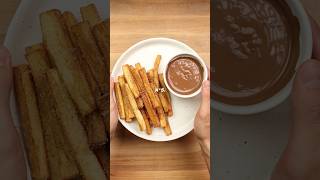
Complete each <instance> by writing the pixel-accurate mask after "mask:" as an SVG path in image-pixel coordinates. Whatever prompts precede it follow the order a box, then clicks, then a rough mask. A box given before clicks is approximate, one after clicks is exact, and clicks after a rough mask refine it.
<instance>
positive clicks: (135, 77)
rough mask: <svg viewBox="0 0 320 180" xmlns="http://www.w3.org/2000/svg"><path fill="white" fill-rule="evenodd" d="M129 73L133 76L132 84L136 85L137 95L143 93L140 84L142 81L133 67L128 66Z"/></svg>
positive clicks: (142, 87)
mask: <svg viewBox="0 0 320 180" xmlns="http://www.w3.org/2000/svg"><path fill="white" fill-rule="evenodd" d="M129 69H130V72H131V74H132V76H133V79H134V82H135V83H136V85H137V87H138V89H139V93H140V94H141V93H143V92H144V85H143V82H142V79H141V77H140V75H139V73H138V71H137V69H136V68H134V67H133V66H129Z"/></svg>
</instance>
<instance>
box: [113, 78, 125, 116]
mask: <svg viewBox="0 0 320 180" xmlns="http://www.w3.org/2000/svg"><path fill="white" fill-rule="evenodd" d="M114 93H115V95H116V101H117V107H118V112H119V116H120V118H121V119H125V118H126V114H125V110H124V103H123V98H122V94H121V88H120V84H119V82H115V83H114Z"/></svg>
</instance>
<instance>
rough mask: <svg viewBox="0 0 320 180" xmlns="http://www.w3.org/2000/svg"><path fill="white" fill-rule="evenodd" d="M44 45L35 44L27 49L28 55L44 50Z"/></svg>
mask: <svg viewBox="0 0 320 180" xmlns="http://www.w3.org/2000/svg"><path fill="white" fill-rule="evenodd" d="M43 49H44V47H43V44H42V43H38V44H34V45H32V46H29V47H26V49H25V50H26V54H30V53H32V52H33V51H37V50H43Z"/></svg>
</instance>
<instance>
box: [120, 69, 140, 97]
mask: <svg viewBox="0 0 320 180" xmlns="http://www.w3.org/2000/svg"><path fill="white" fill-rule="evenodd" d="M122 71H123V74H124V77H125V79H126V81H127V83H128V85H129V87H130V89H131V91H132V93H133V95H134V97H135V98H138V97H139V96H140V93H139V88H138V86H137V84H136V83H135V80H134V77H133V75H132V73H131V71H130V66H129V65H127V64H126V65H123V66H122Z"/></svg>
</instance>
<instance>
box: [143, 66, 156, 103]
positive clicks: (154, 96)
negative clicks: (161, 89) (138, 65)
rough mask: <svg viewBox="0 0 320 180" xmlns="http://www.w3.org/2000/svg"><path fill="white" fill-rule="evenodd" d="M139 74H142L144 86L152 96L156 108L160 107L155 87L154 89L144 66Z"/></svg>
mask: <svg viewBox="0 0 320 180" xmlns="http://www.w3.org/2000/svg"><path fill="white" fill-rule="evenodd" d="M139 74H140V77H141V79H142V81H143V84H144V88H145V90H146V92H147V94H148V96H149V98H150V101H151V103H152V105H153V107H154V108H158V107H160V105H161V104H160V101H159V100H158V99H157V98H156V93H155V92H154V89H152V87H151V85H150V83H149V80H148V77H147V73H146V70H145V69H144V68H142V69H140V70H139Z"/></svg>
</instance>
